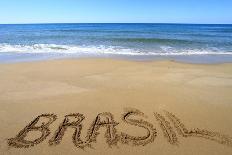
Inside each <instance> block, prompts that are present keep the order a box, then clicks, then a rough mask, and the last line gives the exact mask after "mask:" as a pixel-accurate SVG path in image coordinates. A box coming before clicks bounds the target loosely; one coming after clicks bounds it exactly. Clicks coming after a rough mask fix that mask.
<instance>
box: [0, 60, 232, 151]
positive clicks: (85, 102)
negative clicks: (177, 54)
mask: <svg viewBox="0 0 232 155" xmlns="http://www.w3.org/2000/svg"><path fill="white" fill-rule="evenodd" d="M0 107H1V108H0V123H1V125H0V154H127V155H129V154H132V155H137V154H160V155H162V154H185V155H187V154H204V155H205V154H210V155H212V154H215V155H216V154H228V155H229V154H232V138H231V137H232V132H231V131H232V123H231V122H232V117H231V114H232V64H229V63H228V64H211V65H201V64H187V63H178V62H174V61H154V62H152V61H146V62H141V61H124V60H113V59H78V60H76V59H70V60H50V61H41V62H26V63H15V64H1V65H0ZM104 112H107V113H104ZM76 113H79V114H83V115H82V116H83V117H84V120H83V121H82V122H81V123H80V124H81V125H82V130H81V135H80V138H81V139H82V141H85V139H86V135H89V136H90V137H91V134H87V131H89V130H90V129H91V127H94V125H93V123H92V122H94V121H95V122H96V120H98V119H99V120H98V121H99V122H100V123H99V124H98V127H99V130H98V127H96V128H95V129H94V130H92V131H94V132H96V135H95V137H94V135H92V137H91V138H93V139H94V138H95V140H96V141H95V142H90V140H89V141H88V138H87V143H89V144H91V147H92V148H90V147H78V146H79V144H78V145H75V144H74V143H73V137H72V135H73V133H74V128H70V127H68V128H67V130H66V131H65V132H64V136H63V138H62V139H61V140H60V143H59V144H57V145H49V142H50V141H51V140H52V138H53V137H54V135H55V134H56V133H57V132H58V131H59V130H58V127H59V126H60V125H62V122H63V120H64V116H65V115H69V114H76ZM101 113H103V114H101ZM142 113H144V115H143V114H142ZM41 114H54V115H56V117H57V119H56V120H55V121H54V122H53V123H51V124H50V125H49V130H50V132H51V133H50V134H49V135H48V136H47V137H46V139H45V140H43V141H41V142H40V143H38V144H35V145H34V146H30V147H28V148H25V147H22V148H18V147H15V146H14V145H12V143H9V139H10V138H15V137H16V136H17V134H18V133H19V132H20V131H22V129H24V128H25V127H26V126H27V125H28V124H29V123H30V122H31V121H33V120H34V119H35V118H36V117H37V116H39V115H41ZM78 116H79V115H78ZM110 116H112V117H113V118H110ZM109 118H110V119H113V121H114V123H115V124H114V125H113V128H114V129H115V131H114V130H113V129H112V128H111V127H112V126H111V127H110V128H108V126H107V125H104V122H105V121H106V120H107V119H109ZM75 119H76V118H71V117H70V119H69V121H70V122H74V121H75ZM39 121H41V122H47V120H46V118H41V119H40V120H39ZM41 122H38V123H37V124H36V125H37V126H40V125H41V124H42V123H41ZM101 123H102V124H101ZM95 125H96V123H95ZM106 129H109V130H111V129H112V132H111V131H110V132H108V130H106ZM194 129H195V130H194ZM95 130H96V131H95ZM206 130H207V131H206ZM97 131H98V132H99V134H97ZM113 131H114V132H113ZM105 133H110V136H109V135H108V136H107V134H105ZM113 134H114V136H116V137H117V138H116V139H114V136H112V135H113ZM39 137H41V132H40V131H33V130H31V131H30V132H28V133H27V134H26V137H25V139H26V140H28V141H33V140H35V139H36V138H39ZM107 139H108V141H107ZM113 139H114V140H115V141H113V142H114V144H112V145H110V144H111V143H110V142H109V141H110V140H113ZM53 142H54V141H53Z"/></svg>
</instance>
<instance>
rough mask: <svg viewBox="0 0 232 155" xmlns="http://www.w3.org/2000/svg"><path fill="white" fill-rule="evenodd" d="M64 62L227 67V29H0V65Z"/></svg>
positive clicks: (231, 58) (230, 39)
mask: <svg viewBox="0 0 232 155" xmlns="http://www.w3.org/2000/svg"><path fill="white" fill-rule="evenodd" d="M64 57H65V58H67V57H75V58H76V57H77V58H78V57H121V58H129V59H130V58H131V59H141V60H144V59H177V60H183V61H191V62H202V63H205V62H206V63H208V62H209V63H210V62H232V25H207V24H203V25H200V24H27V25H23V24H22V25H0V62H16V61H34V60H44V59H56V58H64Z"/></svg>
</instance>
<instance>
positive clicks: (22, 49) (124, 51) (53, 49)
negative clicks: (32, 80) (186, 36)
mask: <svg viewBox="0 0 232 155" xmlns="http://www.w3.org/2000/svg"><path fill="white" fill-rule="evenodd" d="M1 52H11V53H63V54H99V55H101V54H119V55H154V56H155V55H157V56H172V55H173V56H178V55H232V52H224V51H210V50H196V49H194V50H174V49H172V48H171V47H161V50H160V51H153V52H142V51H140V50H134V49H129V48H122V47H116V46H103V45H100V46H77V45H56V44H34V45H10V44H0V53H1Z"/></svg>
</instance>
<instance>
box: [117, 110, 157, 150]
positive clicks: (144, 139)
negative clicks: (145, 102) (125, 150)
mask: <svg viewBox="0 0 232 155" xmlns="http://www.w3.org/2000/svg"><path fill="white" fill-rule="evenodd" d="M130 116H143V117H144V116H145V115H144V113H142V112H141V111H139V110H137V109H131V108H130V109H126V112H125V113H124V114H123V115H122V120H123V121H124V122H126V123H127V124H130V125H134V126H138V127H141V128H144V129H145V130H146V131H147V134H146V135H145V136H138V137H135V136H131V135H128V134H126V133H123V132H122V133H121V138H120V140H121V142H122V143H123V144H132V145H134V146H145V145H147V144H149V143H152V142H153V141H154V139H155V137H156V136H157V132H156V129H154V128H153V125H152V124H151V123H149V122H146V121H144V120H142V119H139V120H136V119H131V118H129V117H130Z"/></svg>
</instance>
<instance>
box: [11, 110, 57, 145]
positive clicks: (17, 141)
mask: <svg viewBox="0 0 232 155" xmlns="http://www.w3.org/2000/svg"><path fill="white" fill-rule="evenodd" d="M56 118H57V116H56V115H54V114H42V115H40V116H38V117H36V119H34V120H33V121H32V122H31V123H30V124H29V125H27V126H26V127H25V128H24V129H23V130H21V131H20V132H19V133H18V135H17V136H16V137H15V138H10V139H8V144H9V145H10V146H13V147H17V148H23V147H24V148H28V147H31V146H34V145H36V144H39V143H41V142H42V141H44V140H45V139H46V138H47V136H48V135H49V134H50V130H49V128H48V127H49V125H50V124H52V123H53V122H54V121H55V120H56ZM45 120H46V122H45ZM40 121H41V125H39V126H37V125H38V124H39V122H40ZM33 131H34V132H35V131H39V132H41V136H40V137H39V138H37V139H34V140H27V139H26V137H27V134H28V133H29V132H33Z"/></svg>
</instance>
